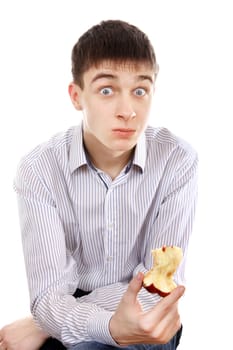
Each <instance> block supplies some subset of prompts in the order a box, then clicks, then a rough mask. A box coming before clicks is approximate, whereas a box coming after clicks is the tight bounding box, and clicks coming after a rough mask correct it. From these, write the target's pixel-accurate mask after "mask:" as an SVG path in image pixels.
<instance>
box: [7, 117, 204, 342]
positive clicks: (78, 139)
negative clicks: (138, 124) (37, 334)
mask: <svg viewBox="0 0 233 350" xmlns="http://www.w3.org/2000/svg"><path fill="white" fill-rule="evenodd" d="M197 163H198V161H197V154H196V152H195V151H194V150H193V148H192V147H191V146H190V145H189V144H187V143H186V142H185V141H183V140H181V139H179V138H178V137H176V136H175V135H173V134H172V133H170V132H169V131H168V130H167V129H165V128H153V127H150V126H149V127H147V129H146V131H145V132H144V134H143V135H142V136H141V137H140V139H139V141H138V143H137V146H136V148H135V152H134V156H133V159H132V160H131V161H130V162H129V164H128V165H127V166H126V167H125V168H124V169H123V170H122V171H121V173H120V174H119V175H118V176H117V177H116V178H115V179H114V180H112V179H111V178H110V177H109V176H108V175H107V174H106V173H104V172H103V171H101V170H99V169H96V168H95V167H94V166H93V165H92V164H91V163H90V161H89V160H88V157H87V155H86V153H85V149H84V147H83V137H82V124H80V125H79V126H77V127H71V128H70V129H69V130H67V131H66V132H64V133H59V134H57V135H55V136H54V137H53V138H51V140H49V141H48V142H46V143H44V144H41V145H39V146H38V147H36V148H35V149H34V150H33V151H31V152H30V153H29V154H27V155H26V156H25V157H23V159H22V160H21V162H20V164H19V167H18V171H17V174H16V178H15V182H14V188H15V190H16V193H17V198H18V204H19V217H20V225H21V232H22V242H23V250H24V256H25V265H26V272H27V278H28V283H29V291H30V300H31V310H32V314H33V316H34V318H35V320H36V322H38V323H39V324H40V326H41V327H42V328H43V329H44V330H45V331H46V332H47V333H48V334H50V335H51V336H53V337H55V338H57V339H59V340H61V341H62V342H63V343H64V344H65V345H66V346H69V345H72V344H77V343H79V342H81V341H93V340H94V341H98V342H102V343H106V344H112V345H115V346H116V343H115V342H114V340H113V339H112V337H111V335H110V332H109V321H110V318H111V317H112V315H113V313H114V310H115V309H116V307H117V305H118V303H119V301H120V299H121V297H122V294H123V293H124V292H125V290H126V288H127V285H128V283H129V281H130V280H131V278H132V276H133V275H135V274H136V273H137V272H139V271H142V272H146V271H147V270H148V269H150V268H151V266H152V255H151V250H152V249H155V248H158V247H161V246H163V245H176V246H180V247H181V248H182V249H183V252H184V256H186V253H187V247H188V241H189V237H190V233H191V230H192V224H193V219H194V212H195V202H196V196H197ZM184 267H185V258H184V259H183V262H182V263H181V265H180V267H179V269H178V271H177V273H176V276H175V280H176V282H177V283H178V284H184V283H185V281H184ZM76 288H80V289H82V290H84V291H92V292H91V293H90V294H88V295H86V296H83V297H81V298H77V299H76V298H74V297H73V296H72V294H74V292H75V290H76ZM138 298H139V301H140V303H141V305H142V307H143V309H144V310H148V309H149V308H151V307H152V306H153V305H155V304H156V303H157V302H158V300H159V297H158V295H156V294H154V295H153V294H150V293H148V292H147V291H146V290H145V289H144V288H142V289H141V291H140V292H139V296H138Z"/></svg>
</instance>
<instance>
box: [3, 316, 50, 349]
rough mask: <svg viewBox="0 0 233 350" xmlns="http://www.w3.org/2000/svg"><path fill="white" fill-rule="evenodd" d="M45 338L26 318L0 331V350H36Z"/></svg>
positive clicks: (30, 319) (29, 319)
mask: <svg viewBox="0 0 233 350" xmlns="http://www.w3.org/2000/svg"><path fill="white" fill-rule="evenodd" d="M47 338H48V336H47V335H46V334H45V333H44V332H43V331H42V330H41V329H39V328H38V327H37V326H36V324H35V323H34V321H33V319H32V317H27V318H24V319H22V320H18V321H15V322H13V323H11V324H9V325H7V326H4V327H3V328H2V329H1V330H0V350H5V349H7V350H38V349H39V348H40V347H41V345H42V344H43V343H44V341H45V340H46V339H47Z"/></svg>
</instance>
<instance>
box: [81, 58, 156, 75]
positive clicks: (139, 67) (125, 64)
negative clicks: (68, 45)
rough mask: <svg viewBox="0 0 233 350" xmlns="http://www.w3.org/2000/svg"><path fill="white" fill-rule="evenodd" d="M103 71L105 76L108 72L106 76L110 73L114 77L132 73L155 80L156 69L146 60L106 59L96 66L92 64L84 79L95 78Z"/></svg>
mask: <svg viewBox="0 0 233 350" xmlns="http://www.w3.org/2000/svg"><path fill="white" fill-rule="evenodd" d="M102 73H103V76H104V75H105V73H106V77H107V76H108V74H109V77H111V75H113V76H114V77H116V78H117V77H118V76H121V75H124V74H126V75H130V76H132V78H133V77H138V76H150V77H151V79H152V80H154V76H155V71H154V69H153V68H152V67H151V65H150V64H149V63H145V62H138V61H112V60H105V61H101V62H99V63H97V64H96V65H94V66H91V67H90V68H89V69H88V70H87V71H86V72H85V73H84V76H83V78H84V80H86V79H85V77H86V78H87V79H88V80H89V79H91V80H92V79H93V78H94V77H95V76H98V75H99V74H100V76H101V74H102Z"/></svg>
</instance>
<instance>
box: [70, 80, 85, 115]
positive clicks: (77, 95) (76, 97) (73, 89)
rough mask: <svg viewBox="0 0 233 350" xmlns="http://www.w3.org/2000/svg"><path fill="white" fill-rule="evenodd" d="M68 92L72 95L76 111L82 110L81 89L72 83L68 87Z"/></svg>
mask: <svg viewBox="0 0 233 350" xmlns="http://www.w3.org/2000/svg"><path fill="white" fill-rule="evenodd" d="M68 92H69V95H70V99H71V102H72V103H73V106H74V108H75V109H77V110H78V111H81V110H82V105H81V92H82V90H81V88H80V87H79V86H78V85H77V84H75V83H70V84H69V86H68Z"/></svg>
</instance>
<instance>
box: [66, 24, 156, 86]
mask: <svg viewBox="0 0 233 350" xmlns="http://www.w3.org/2000/svg"><path fill="white" fill-rule="evenodd" d="M103 60H111V61H119V62H122V61H123V62H124V61H135V62H142V63H146V64H148V65H149V66H150V67H151V68H152V69H154V71H155V73H156V69H157V65H156V57H155V52H154V49H153V46H152V45H151V42H150V40H149V39H148V37H147V35H146V34H145V33H143V32H142V31H141V30H140V29H138V28H137V27H135V26H134V25H131V24H129V23H127V22H124V21H121V20H108V21H102V22H101V23H100V24H97V25H95V26H93V27H91V28H90V29H89V30H88V31H86V32H85V33H84V34H83V35H82V36H81V37H80V38H79V40H78V42H77V43H76V44H75V45H74V47H73V50H72V75H73V81H74V82H75V83H76V84H78V85H79V86H80V87H81V88H82V87H83V74H84V72H86V71H87V70H88V69H89V68H90V67H92V66H94V65H98V64H99V63H100V62H101V61H103Z"/></svg>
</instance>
